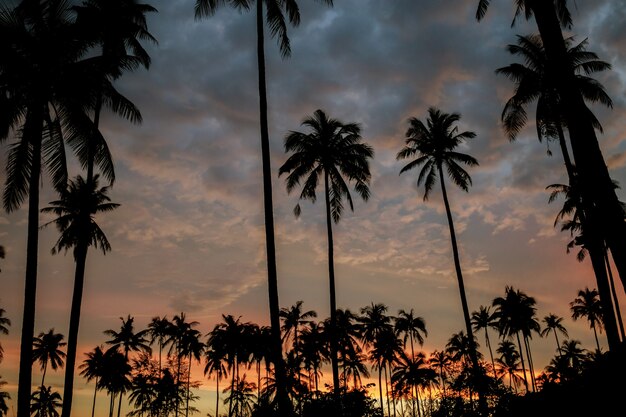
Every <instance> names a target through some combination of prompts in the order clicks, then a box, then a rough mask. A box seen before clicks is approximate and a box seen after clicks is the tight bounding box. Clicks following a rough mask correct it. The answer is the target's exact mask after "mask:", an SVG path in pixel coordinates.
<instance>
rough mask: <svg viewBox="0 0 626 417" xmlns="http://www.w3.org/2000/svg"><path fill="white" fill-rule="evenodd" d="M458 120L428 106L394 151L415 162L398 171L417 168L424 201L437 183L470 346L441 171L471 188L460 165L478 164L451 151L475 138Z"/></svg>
mask: <svg viewBox="0 0 626 417" xmlns="http://www.w3.org/2000/svg"><path fill="white" fill-rule="evenodd" d="M460 118H461V116H460V115H459V114H457V113H452V114H448V113H443V112H442V111H441V110H439V109H437V108H434V107H431V108H429V109H428V118H427V120H426V124H424V123H423V122H422V121H421V120H419V119H417V118H415V117H413V118H411V119H409V129H408V130H407V132H406V141H405V147H404V148H403V149H402V150H401V151H400V152H398V155H397V156H396V159H398V160H400V159H408V158H413V157H415V159H413V160H412V161H411V162H409V163H408V164H407V165H405V166H404V167H403V168H402V169H401V170H400V174H402V173H403V172H406V171H409V170H411V169H413V168H418V167H421V170H420V173H419V176H418V178H417V185H418V187H419V186H420V185H422V184H424V200H425V201H426V200H428V197H429V195H430V192H431V191H432V189H433V187H434V185H435V184H436V182H437V177H439V181H440V183H441V192H442V195H443V202H444V205H445V208H446V215H447V218H448V227H449V229H450V241H451V243H452V254H453V257H454V267H455V270H456V276H457V281H458V285H459V292H460V295H461V305H462V307H463V317H464V319H465V330H466V332H467V334H468V336H469V340H470V343H473V340H474V337H473V333H472V324H471V320H470V312H469V307H468V304H467V297H466V295H465V283H464V282H463V273H462V272H461V261H460V259H459V250H458V247H457V241H456V232H455V230H454V223H453V220H452V212H451V210H450V203H449V201H448V193H447V190H446V186H445V182H444V168H445V169H446V170H447V172H448V176H449V177H450V179H451V180H452V182H453V183H454V184H456V185H457V186H458V187H460V188H461V189H462V190H464V191H468V190H469V186H470V185H472V179H471V177H470V176H469V174H468V173H467V171H465V169H463V168H462V166H461V165H460V164H464V165H467V166H470V167H471V166H477V165H478V161H477V160H476V159H475V158H474V157H472V156H470V155H467V154H464V153H460V152H457V151H456V150H455V149H456V147H457V146H459V145H461V144H462V143H464V142H465V141H466V140H468V139H472V138H474V137H476V134H475V133H474V132H470V131H464V132H459V129H458V126H455V123H457V122H458V121H459V120H460ZM471 350H472V353H470V356H471V361H472V365H473V369H474V372H476V374H478V372H479V365H478V359H477V354H476V348H473V349H471ZM481 391H482V390H481ZM481 398H482V395H481Z"/></svg>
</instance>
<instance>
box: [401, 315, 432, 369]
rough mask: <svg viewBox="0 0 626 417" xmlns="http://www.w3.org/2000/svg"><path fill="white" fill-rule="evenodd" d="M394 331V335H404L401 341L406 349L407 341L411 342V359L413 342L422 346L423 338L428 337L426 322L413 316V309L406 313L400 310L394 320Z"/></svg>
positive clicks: (413, 353)
mask: <svg viewBox="0 0 626 417" xmlns="http://www.w3.org/2000/svg"><path fill="white" fill-rule="evenodd" d="M394 331H395V332H396V335H398V336H400V335H401V334H403V335H404V338H403V339H402V340H403V342H404V347H405V348H406V342H407V339H408V340H410V342H411V358H413V357H414V356H415V350H414V347H413V341H414V340H416V341H417V343H419V345H420V346H423V345H424V338H425V337H427V336H428V332H427V331H426V322H425V321H424V318H423V317H419V316H417V317H416V316H415V313H414V312H413V309H411V311H409V312H406V311H404V310H400V311H399V312H398V316H397V317H396V318H395V319H394Z"/></svg>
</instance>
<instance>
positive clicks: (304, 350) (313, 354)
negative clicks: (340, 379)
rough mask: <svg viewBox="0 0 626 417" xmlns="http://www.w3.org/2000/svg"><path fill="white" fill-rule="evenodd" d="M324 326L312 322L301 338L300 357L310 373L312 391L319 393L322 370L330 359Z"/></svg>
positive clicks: (303, 331)
mask: <svg viewBox="0 0 626 417" xmlns="http://www.w3.org/2000/svg"><path fill="white" fill-rule="evenodd" d="M324 336H325V335H324V325H323V324H321V323H315V322H310V323H308V325H307V326H306V327H305V328H304V329H303V330H302V335H301V336H300V356H301V357H302V363H303V365H304V368H305V369H306V370H307V371H308V372H309V383H310V385H311V387H310V388H309V390H310V391H315V392H316V393H317V392H318V391H319V378H320V375H321V372H320V368H321V367H322V363H323V362H324V360H325V359H326V358H328V356H329V355H328V348H327V344H326V340H325V337H324Z"/></svg>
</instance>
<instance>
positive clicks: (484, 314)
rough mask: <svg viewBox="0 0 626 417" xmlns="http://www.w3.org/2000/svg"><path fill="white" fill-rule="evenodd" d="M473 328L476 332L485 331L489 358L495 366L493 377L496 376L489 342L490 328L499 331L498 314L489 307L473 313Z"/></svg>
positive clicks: (483, 307) (480, 308) (482, 307)
mask: <svg viewBox="0 0 626 417" xmlns="http://www.w3.org/2000/svg"><path fill="white" fill-rule="evenodd" d="M472 326H473V328H474V330H475V331H477V332H479V331H480V330H482V329H484V330H485V342H487V347H488V348H489V357H490V358H491V366H493V375H494V376H495V375H496V364H495V362H494V360H493V351H492V350H491V342H490V341H489V331H488V330H489V328H492V329H497V328H498V321H497V318H496V314H495V313H492V312H491V311H490V309H489V307H488V306H480V307H479V308H478V311H474V312H473V313H472Z"/></svg>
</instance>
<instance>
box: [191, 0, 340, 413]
mask: <svg viewBox="0 0 626 417" xmlns="http://www.w3.org/2000/svg"><path fill="white" fill-rule="evenodd" d="M323 1H324V3H326V4H328V5H331V6H332V4H333V2H332V0H323ZM223 4H229V5H230V6H231V7H233V8H235V9H237V10H239V11H249V10H250V9H251V8H252V6H253V4H254V0H196V5H195V16H196V18H203V17H209V16H212V15H213V14H215V12H216V11H217V8H218V7H219V6H221V5H223ZM264 5H265V10H266V15H265V19H264V14H263V6H264ZM285 12H286V14H287V20H288V21H289V22H290V23H291V24H293V25H294V26H297V25H298V24H299V23H300V11H299V9H298V3H297V1H296V0H256V31H257V64H258V75H259V115H260V117H259V119H260V127H261V159H262V165H263V201H264V212H265V245H266V252H267V253H266V256H267V281H268V290H269V305H270V322H271V327H272V333H273V337H274V340H273V346H272V347H273V350H272V353H273V355H274V358H273V361H272V362H273V363H274V366H275V372H276V383H277V386H278V393H279V403H280V406H281V407H288V403H287V393H286V391H285V369H284V363H283V357H282V346H281V340H280V318H279V312H280V303H279V301H278V279H277V276H276V248H275V239H274V213H273V210H274V208H273V203H272V168H271V164H270V138H269V128H268V121H267V86H266V80H265V79H266V76H265V34H264V23H265V21H267V24H268V26H269V28H270V35H271V36H272V37H278V39H279V47H280V52H281V54H282V56H283V57H287V56H289V55H290V54H291V46H290V44H289V37H288V36H287V20H286V19H285Z"/></svg>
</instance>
